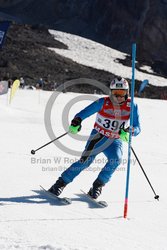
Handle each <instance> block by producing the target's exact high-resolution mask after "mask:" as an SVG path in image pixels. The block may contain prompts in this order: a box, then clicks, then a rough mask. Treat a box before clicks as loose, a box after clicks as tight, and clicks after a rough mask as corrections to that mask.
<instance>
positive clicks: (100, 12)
mask: <svg viewBox="0 0 167 250" xmlns="http://www.w3.org/2000/svg"><path fill="white" fill-rule="evenodd" d="M0 19H1V20H12V21H14V23H15V24H13V25H12V26H11V27H10V29H9V32H8V34H7V39H6V44H5V47H4V49H3V50H2V51H1V52H0V54H1V58H2V59H1V62H0V73H1V75H2V74H6V75H7V74H8V75H9V76H10V74H12V76H14V75H18V74H19V75H20V76H21V75H24V76H25V77H26V79H27V81H28V83H29V82H33V84H34V82H36V81H37V80H38V79H39V77H41V75H44V77H45V79H46V81H48V82H53V81H55V79H56V81H58V82H63V81H66V80H68V79H71V78H77V77H90V76H91V77H92V78H95V79H97V80H102V82H109V80H110V79H111V77H113V76H112V74H110V73H108V72H104V71H98V70H95V69H91V68H89V67H85V66H82V65H78V64H76V63H74V62H72V61H71V60H69V59H66V58H63V57H61V56H59V55H56V54H53V53H52V52H49V51H48V49H47V47H49V46H50V47H56V46H57V47H58V48H65V45H64V44H61V43H60V42H57V41H55V40H54V39H53V37H52V36H51V35H50V34H49V33H48V32H47V29H48V28H53V29H57V30H61V31H65V32H69V33H73V34H77V35H80V36H83V37H86V38H90V39H92V40H95V41H98V42H100V43H103V44H105V45H107V46H110V47H112V48H115V49H118V50H120V51H123V52H126V53H129V54H130V53H131V44H132V42H134V41H135V42H136V43H137V60H138V61H139V63H140V64H145V65H147V64H148V65H151V67H152V69H153V70H154V71H155V72H156V73H157V74H159V75H161V76H165V77H167V63H166V62H167V50H166V44H167V32H166V30H167V0H143V1H140V0H134V1H131V0H119V1H117V0H105V1H104V0H47V1H46V0H0ZM32 62H33V63H32ZM122 63H124V64H129V63H130V60H129V58H127V60H125V61H124V62H122ZM35 65H38V67H35ZM46 65H47V68H46ZM155 88H156V87H155ZM152 90H153V93H152V96H154V97H157V91H156V89H154V87H153V88H152ZM149 91H150V89H149ZM163 91H164V90H161V89H160V90H159V92H163ZM146 93H147V90H146ZM158 96H159V94H158ZM160 96H161V95H160Z"/></svg>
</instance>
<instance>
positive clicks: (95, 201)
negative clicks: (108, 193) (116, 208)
mask: <svg viewBox="0 0 167 250" xmlns="http://www.w3.org/2000/svg"><path fill="white" fill-rule="evenodd" d="M80 191H81V192H82V193H83V194H84V195H85V197H87V198H88V199H89V200H91V201H92V202H93V203H94V204H96V205H97V206H98V207H101V208H105V207H107V206H108V204H107V202H106V201H98V200H96V199H93V198H92V197H91V196H90V195H89V194H87V193H86V192H85V191H83V190H82V189H80Z"/></svg>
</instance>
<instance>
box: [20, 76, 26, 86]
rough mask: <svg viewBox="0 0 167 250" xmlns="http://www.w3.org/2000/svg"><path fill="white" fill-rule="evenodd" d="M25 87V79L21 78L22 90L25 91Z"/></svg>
mask: <svg viewBox="0 0 167 250" xmlns="http://www.w3.org/2000/svg"><path fill="white" fill-rule="evenodd" d="M24 87H25V80H24V78H23V77H20V88H22V89H24Z"/></svg>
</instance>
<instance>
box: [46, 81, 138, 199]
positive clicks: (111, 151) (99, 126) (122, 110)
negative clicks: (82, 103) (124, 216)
mask: <svg viewBox="0 0 167 250" xmlns="http://www.w3.org/2000/svg"><path fill="white" fill-rule="evenodd" d="M130 102H131V100H130V98H129V85H128V82H127V81H126V80H125V79H124V78H119V77H118V78H115V79H114V80H113V81H112V82H111V84H110V93H109V96H107V97H103V98H100V99H98V100H97V101H95V102H93V103H92V104H90V105H89V106H87V107H86V108H85V109H83V110H82V111H80V112H79V113H78V114H76V115H75V117H74V119H73V120H72V122H71V126H70V127H69V131H70V132H71V133H72V134H76V133H78V132H79V131H80V130H81V122H82V121H83V120H84V119H86V118H87V117H89V116H91V115H93V114H94V113H97V116H96V121H95V124H94V128H93V130H92V132H91V134H90V137H89V139H88V141H87V143H86V147H85V150H84V152H83V153H82V156H81V158H80V160H79V161H77V162H75V163H73V164H72V165H71V166H70V167H69V168H68V169H67V170H65V171H64V172H63V173H62V174H61V177H59V179H58V180H57V181H56V183H55V184H54V185H53V186H52V187H51V188H50V189H49V190H48V191H49V192H51V193H53V194H55V195H57V196H59V195H60V194H61V193H62V191H63V189H64V188H65V187H66V186H67V185H68V184H69V183H71V182H72V181H73V180H74V179H75V178H76V177H77V176H78V175H79V174H80V173H81V172H82V171H83V170H84V169H86V168H88V167H89V165H90V164H91V163H92V162H93V160H94V159H95V157H96V156H97V155H98V154H99V153H101V152H102V153H104V155H105V156H106V157H107V159H108V162H107V163H106V165H105V166H104V167H103V168H102V170H101V171H100V173H99V175H98V176H97V178H96V180H95V181H94V182H93V185H92V187H91V188H90V190H89V192H88V194H89V195H90V196H91V197H92V198H94V199H97V198H98V196H99V195H100V194H101V192H102V187H104V186H105V185H106V183H108V182H109V180H110V178H111V176H112V174H113V173H114V171H115V170H116V169H117V168H118V166H119V165H120V163H121V160H122V155H123V144H122V141H126V142H128V140H129V119H130ZM139 133H140V122H139V113H138V106H137V104H134V111H133V132H132V135H133V136H137V135H138V134H139Z"/></svg>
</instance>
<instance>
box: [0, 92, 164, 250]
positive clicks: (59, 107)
mask: <svg viewBox="0 0 167 250" xmlns="http://www.w3.org/2000/svg"><path fill="white" fill-rule="evenodd" d="M51 94H52V92H46V91H40V92H39V91H38V90H36V91H35V90H34V91H31V90H18V91H17V92H16V95H15V97H14V99H13V102H12V104H11V105H7V96H6V95H4V96H0V117H1V124H0V126H1V149H0V157H1V177H0V178H1V192H0V249H34V250H36V249H40V250H42V249H46V250H52V249H54V250H101V249H104V250H108V249H114V250H122V249H127V250H134V249H135V250H143V249H147V250H166V238H167V213H166V211H167V202H166V200H167V199H166V198H167V195H166V190H167V184H166V175H167V170H166V164H167V155H166V141H167V135H166V133H165V131H166V124H167V118H166V115H165V114H166V107H167V102H166V101H162V100H151V99H139V98H136V99H135V101H136V102H137V103H138V105H139V109H140V115H141V125H142V133H141V134H140V135H139V136H138V137H136V138H134V139H133V147H134V150H135V151H136V153H137V155H138V157H139V159H140V161H141V163H142V165H143V167H144V169H145V171H146V173H147V175H148V177H149V178H150V181H151V183H152V185H153V187H154V189H155V190H156V192H157V194H159V195H160V201H159V202H158V201H156V200H155V199H154V194H153V193H152V190H151V189H150V187H149V185H148V183H147V181H146V179H145V177H144V175H143V173H142V171H141V169H140V167H139V166H138V164H137V163H135V164H133V165H132V166H131V174H130V189H129V208H128V219H123V217H122V216H123V206H124V195H125V182H126V171H125V168H126V164H123V165H122V166H121V167H122V168H121V167H120V168H119V169H118V171H116V172H115V173H114V175H113V177H112V180H111V182H110V183H109V184H108V185H106V187H105V188H104V190H103V193H102V195H101V197H100V199H101V200H106V201H107V202H108V204H109V206H108V207H107V208H105V209H99V208H95V207H94V206H92V204H91V203H89V202H87V201H86V200H85V199H84V198H83V196H82V195H81V194H80V189H83V190H85V191H87V190H88V189H89V187H90V186H91V184H92V182H93V181H94V179H95V178H96V176H97V175H98V172H99V169H98V168H101V167H102V166H103V165H104V164H103V163H102V160H103V155H99V156H98V157H97V159H98V160H99V162H101V163H98V162H95V163H93V164H92V165H91V166H92V170H89V171H84V172H83V173H82V174H81V175H80V176H79V177H78V178H76V180H75V181H74V182H73V183H71V184H70V185H69V186H67V187H66V189H65V190H64V192H63V196H67V197H70V198H71V199H72V202H73V203H72V204H71V205H69V206H62V205H60V204H59V203H58V202H56V201H53V200H51V199H46V197H44V196H43V195H41V194H40V192H39V190H40V188H39V185H43V186H44V187H45V188H49V187H50V186H51V185H52V184H53V183H54V182H55V180H56V179H57V178H58V176H60V174H61V172H62V169H63V167H68V166H69V165H70V162H72V161H74V160H75V156H71V155H68V154H67V153H64V152H62V151H61V150H60V149H59V148H57V147H56V146H55V145H54V144H50V145H48V146H47V147H45V148H43V149H41V150H39V151H38V152H36V154H35V155H34V156H33V155H31V154H30V151H31V149H35V148H38V147H39V146H40V145H43V144H45V143H46V142H48V141H50V138H49V137H48V135H47V132H46V129H45V126H44V111H45V107H46V104H47V101H48V99H49V97H50V96H51ZM76 96H78V94H74V93H66V94H63V93H61V94H60V96H59V98H58V99H57V100H56V102H55V104H54V107H53V110H52V117H51V120H52V124H53V128H54V132H55V135H56V136H58V135H60V134H62V133H64V130H63V128H62V117H61V114H62V112H63V108H64V107H65V105H67V104H68V102H69V101H70V100H71V99H72V98H74V97H76ZM90 96H91V95H90ZM97 97H99V96H97ZM90 99H91V98H90ZM89 103H90V101H87V100H86V101H85V102H78V103H76V104H74V106H73V107H72V109H71V110H70V114H69V119H72V118H73V115H74V114H75V113H77V112H78V111H79V110H81V109H82V108H84V107H85V106H86V105H87V104H89ZM93 122H94V116H92V117H90V118H89V122H83V127H82V131H81V132H80V134H86V135H89V133H90V131H91V128H92V126H93ZM61 142H62V143H65V145H68V146H69V147H70V148H72V149H79V148H80V149H81V151H82V150H83V148H84V145H85V142H82V141H76V140H75V139H73V138H71V137H70V136H68V135H67V136H66V137H64V139H63V138H62V139H61ZM76 158H77V157H76ZM132 158H133V157H132ZM42 159H43V160H45V163H42ZM47 159H48V161H47V162H46V160H47ZM55 159H60V162H59V163H57V164H56V163H55V162H54V160H55ZM126 159H127V146H126V145H124V160H126ZM37 160H38V161H37ZM49 160H50V161H49ZM133 160H134V158H133ZM52 167H57V169H56V170H55V169H54V171H52V170H51V168H52Z"/></svg>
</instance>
